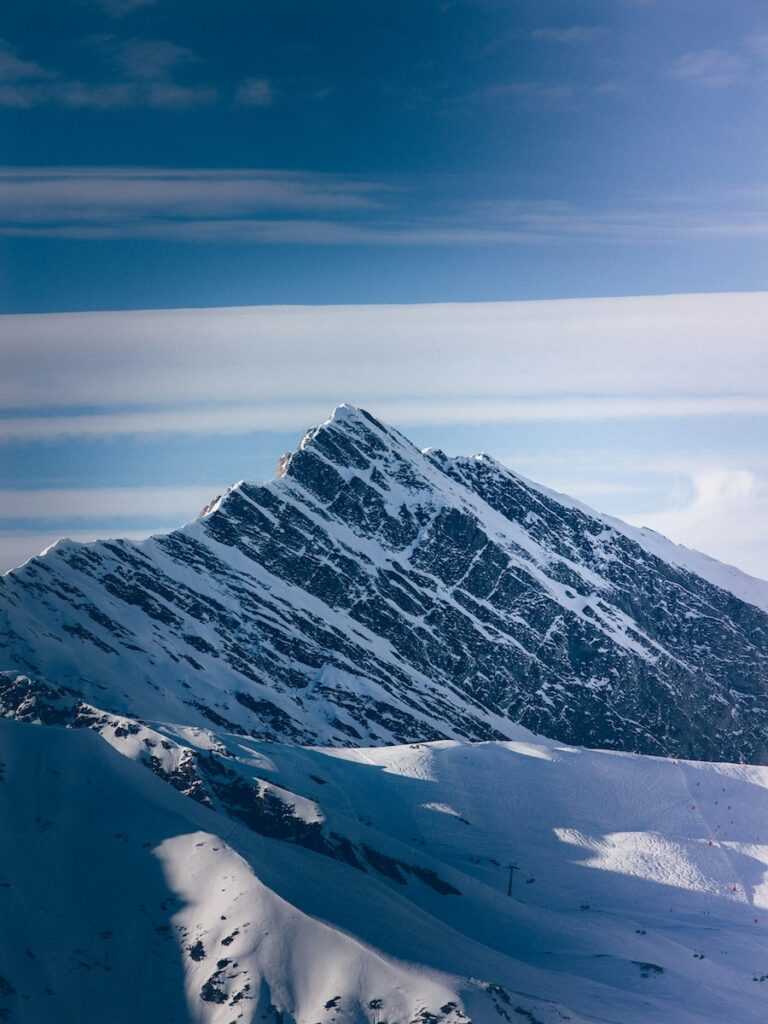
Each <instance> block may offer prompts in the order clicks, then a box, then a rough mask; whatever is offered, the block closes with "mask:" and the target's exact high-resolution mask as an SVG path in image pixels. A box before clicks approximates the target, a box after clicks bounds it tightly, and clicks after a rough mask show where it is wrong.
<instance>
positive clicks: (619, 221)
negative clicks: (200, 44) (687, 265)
mask: <svg viewBox="0 0 768 1024" xmlns="http://www.w3.org/2000/svg"><path fill="white" fill-rule="evenodd" d="M161 87H162V88H167V89H170V90H173V89H175V88H177V87H176V86H174V85H173V84H172V83H168V84H166V85H163V86H160V85H158V86H157V88H161ZM0 235H2V236H6V237H31V238H35V237H37V238H71V239H110V238H133V239H145V240H146V239H149V240H175V241H185V242H200V243H206V242H208V243H242V244H262V245H269V244H280V243H292V244H297V245H403V246H419V245H430V246H441V245H453V246H459V245H460V246H476V245H522V244H526V245H530V244H546V245H554V244H558V243H559V242H561V241H564V240H574V239H578V240H583V241H585V242H589V243H593V244H600V245H614V246H626V245H628V244H641V245H665V244H674V243H682V242H691V241H697V242H706V241H715V240H718V239H721V238H734V239H736V238H747V239H748V238H764V237H766V236H768V209H766V193H765V191H764V190H760V189H753V190H747V191H735V192H732V193H727V192H725V191H722V192H720V193H719V194H715V195H711V194H702V195H700V196H698V197H697V196H696V195H695V194H688V195H678V196H670V195H659V196H657V197H654V196H642V195H636V196H630V197H626V198H625V199H624V200H623V201H622V202H617V201H614V202H611V201H610V200H606V201H605V202H603V203H602V204H601V206H600V207H597V206H587V205H579V204H575V203H566V202H562V201H549V200H510V199H504V198H499V199H496V200H483V201H475V202H472V203H461V204H460V203H457V202H456V201H455V200H454V199H452V198H450V197H445V198H441V195H440V184H439V182H430V181H429V180H427V179H425V180H423V181H421V182H418V181H417V182H411V183H410V184H409V186H408V187H407V188H406V187H404V186H400V185H398V183H397V182H395V181H392V182H386V181H382V180H371V179H363V178H357V177H353V176H349V175H346V176H345V175H340V174H327V173H314V172H309V171H308V172H296V171H287V170H269V171H266V170H260V169H238V170H234V169H229V170H227V169H221V170H210V169H199V168H198V169H196V168H187V169H164V168H141V167H136V168H130V167H101V168H89V167H80V168H78V167H50V168H24V167H5V168H1V167H0Z"/></svg>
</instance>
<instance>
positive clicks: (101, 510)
mask: <svg viewBox="0 0 768 1024" xmlns="http://www.w3.org/2000/svg"><path fill="white" fill-rule="evenodd" d="M223 490H224V485H216V484H208V485H196V486H194V487H179V486H165V487H147V486H139V487H94V488H90V487H83V488H77V487H50V488H34V489H30V490H11V489H9V490H0V523H1V522H2V520H3V519H24V520H36V519H59V520H71V519H76V520H80V519H83V520H88V519H95V520H101V521H103V520H105V519H118V518H141V519H150V520H152V521H155V522H164V523H167V522H184V521H186V520H189V519H193V518H194V517H195V516H196V515H197V514H198V512H199V511H200V509H201V508H202V507H203V506H204V505H206V504H208V502H209V501H211V499H212V498H215V497H216V496H217V495H219V494H221V493H222V491H223ZM0 529H1V527H0Z"/></svg>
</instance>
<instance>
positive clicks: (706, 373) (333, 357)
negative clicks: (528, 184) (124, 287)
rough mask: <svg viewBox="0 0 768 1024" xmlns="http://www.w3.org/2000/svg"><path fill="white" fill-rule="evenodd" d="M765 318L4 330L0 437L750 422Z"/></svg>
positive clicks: (598, 309) (646, 300) (600, 316)
mask: <svg viewBox="0 0 768 1024" xmlns="http://www.w3.org/2000/svg"><path fill="white" fill-rule="evenodd" d="M767 321H768V293H754V294H744V295H738V294H735V295H726V294H723V295H718V294H714V295H678V296H656V297H639V298H620V299H573V300H571V299H568V300H557V301H541V302H499V303H463V304H462V303H444V304H437V305H411V306H397V305H389V306H317V307H312V306H304V307H302V306H293V307H291V306H265V307H250V308H249V307H243V308H229V309H199V310H195V309H191V310H190V309H187V310H152V311H146V312H127V313H83V314H80V313H74V314H46V315H36V316H5V317H2V318H0V338H2V349H3V352H2V359H3V373H2V375H1V376H0V409H2V408H5V409H7V410H17V412H18V413H24V414H25V416H26V417H27V419H26V422H25V423H18V424H17V425H16V426H14V421H13V420H8V419H0V429H2V430H3V431H4V432H5V433H6V434H13V432H14V431H16V430H18V431H20V432H23V431H25V430H29V431H30V432H31V433H34V434H35V436H42V435H44V434H46V433H47V432H50V433H51V434H55V433H56V432H57V431H58V432H65V433H72V432H78V430H79V429H81V428H80V427H78V424H77V423H76V422H75V421H74V420H73V411H72V410H75V413H76V410H77V407H88V408H90V409H92V410H102V411H103V412H102V413H101V414H100V415H102V416H106V419H103V418H102V420H101V422H99V420H98V417H96V418H94V419H91V417H88V418H86V417H82V418H81V417H80V416H79V413H76V415H77V419H78V420H80V419H82V429H83V430H85V431H86V432H87V431H90V430H91V429H94V430H96V431H100V430H103V431H104V432H105V433H108V432H111V431H113V430H115V429H118V428H119V429H120V430H121V431H122V430H124V429H126V428H130V423H129V420H130V418H131V417H132V418H133V421H134V422H136V420H137V418H138V419H139V420H144V421H145V424H146V426H145V428H144V429H145V430H151V431H157V432H161V431H163V430H168V429H170V430H172V429H175V428H174V423H176V424H177V425H178V424H181V425H182V426H183V429H187V430H189V429H192V430H194V420H195V417H200V426H201V429H202V430H204V431H208V430H210V429H214V428H213V427H212V424H214V423H215V422H222V423H226V422H227V421H228V419H229V420H230V422H232V421H235V422H237V421H239V423H240V427H239V429H247V428H248V424H253V426H254V427H255V426H257V425H262V426H263V425H264V424H265V423H266V422H268V421H272V422H275V423H279V424H281V425H285V424H286V423H287V421H290V424H289V425H290V426H291V427H293V426H294V424H299V423H306V422H307V415H308V414H310V413H313V416H314V412H313V411H314V410H316V411H319V412H320V413H321V414H325V413H327V410H328V406H329V405H332V404H333V403H334V402H336V401H343V400H349V401H353V402H358V403H369V404H371V405H372V406H373V407H374V409H379V410H380V411H381V414H382V415H384V413H385V412H386V413H387V414H388V415H390V417H391V418H396V419H397V420H398V421H400V422H406V423H414V422H421V421H427V420H428V421H431V422H469V421H472V420H477V419H483V418H486V419H487V420H488V421H503V420H510V421H514V420H516V419H534V418H546V419H554V420H558V419H559V420H566V419H577V420H579V419H595V418H605V419H615V418H627V417H632V416H636V417H647V416H656V415H667V416H675V415H733V414H738V413H740V412H744V413H747V412H748V413H750V414H753V415H759V414H763V413H764V412H765V410H766V400H767V399H768V346H766V344H765V323H766V322H767ZM416 339H418V340H416ZM427 396H428V397H427ZM35 409H58V410H60V417H61V418H59V419H58V420H57V419H53V420H51V421H50V424H49V422H48V421H47V420H46V418H45V417H40V416H39V415H38V414H36V413H35V412H34V410H35ZM25 410H26V412H25ZM66 410H70V411H69V412H67V411H66ZM230 414H231V415H230ZM425 417H426V419H424V418H425ZM312 418H313V417H311V418H310V419H309V422H312ZM89 420H91V422H92V423H93V424H94V426H92V427H89V426H88V425H87V424H88V422H89Z"/></svg>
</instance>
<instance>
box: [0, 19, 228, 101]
mask: <svg viewBox="0 0 768 1024" xmlns="http://www.w3.org/2000/svg"><path fill="white" fill-rule="evenodd" d="M85 42H86V43H87V45H88V46H89V48H90V49H91V50H92V51H96V53H97V54H98V55H99V56H100V57H101V58H102V59H106V60H107V62H108V63H111V64H113V65H114V66H115V68H116V69H117V71H118V72H119V75H120V77H119V78H118V79H117V80H107V81H102V80H99V81H79V80H72V79H70V78H68V77H66V76H65V75H63V74H61V73H59V72H58V71H56V70H54V69H51V68H45V67H42V66H41V65H40V64H37V63H35V62H34V61H29V60H25V59H23V58H21V57H19V56H18V55H17V53H16V51H15V50H14V49H13V48H12V47H11V46H10V45H9V44H8V43H7V42H5V41H4V40H2V39H0V107H11V108H16V109H20V110H26V109H30V108H32V107H37V106H41V105H44V104H51V105H54V106H61V107H66V108H69V109H99V110H115V109H124V108H127V107H150V108H155V109H181V108H185V107H192V106H205V105H208V104H210V103H214V102H215V101H216V100H217V98H218V91H217V90H216V89H213V88H211V87H210V86H207V85H201V84H182V83H179V82H176V81H175V79H174V76H175V73H176V72H177V71H178V70H179V69H180V68H183V67H184V66H186V65H190V64H195V63H196V62H197V61H198V58H197V55H196V54H194V53H193V52H192V51H191V50H188V49H186V48H185V47H182V46H177V45H176V44H175V43H171V42H167V41H166V40H160V39H127V40H121V39H118V38H116V37H115V36H113V35H98V36H92V37H89V39H87V40H85Z"/></svg>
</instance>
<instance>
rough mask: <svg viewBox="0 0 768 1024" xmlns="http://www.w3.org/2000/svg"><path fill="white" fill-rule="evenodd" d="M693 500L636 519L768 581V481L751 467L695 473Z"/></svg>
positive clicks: (672, 538) (636, 521)
mask: <svg viewBox="0 0 768 1024" xmlns="http://www.w3.org/2000/svg"><path fill="white" fill-rule="evenodd" d="M691 485H692V487H691V489H692V494H691V496H690V498H689V499H688V500H685V501H679V502H678V503H676V504H675V505H674V506H673V507H671V508H669V509H667V510H665V511H663V512H658V513H655V514H651V515H648V514H646V515H641V516H635V517H633V521H634V522H635V523H636V525H638V526H649V527H651V529H654V530H657V531H658V532H659V533H663V534H664V535H665V536H667V537H669V538H670V539H671V540H674V541H676V542H677V543H679V544H685V545H686V547H692V548H697V549H698V550H700V551H704V552H706V553H707V554H709V555H712V556H713V557H715V558H718V559H720V560H722V561H725V562H729V563H732V564H736V565H739V566H742V567H743V568H746V569H747V571H749V572H751V573H753V574H755V575H759V576H762V577H764V578H768V479H766V477H764V476H761V475H758V474H757V473H755V472H753V471H752V470H750V469H734V468H730V467H726V468H723V467H716V468H711V469H708V470H703V471H699V472H695V473H694V474H693V475H692V477H691Z"/></svg>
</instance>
